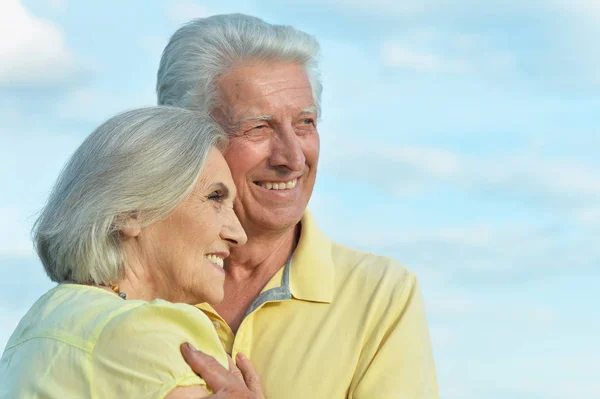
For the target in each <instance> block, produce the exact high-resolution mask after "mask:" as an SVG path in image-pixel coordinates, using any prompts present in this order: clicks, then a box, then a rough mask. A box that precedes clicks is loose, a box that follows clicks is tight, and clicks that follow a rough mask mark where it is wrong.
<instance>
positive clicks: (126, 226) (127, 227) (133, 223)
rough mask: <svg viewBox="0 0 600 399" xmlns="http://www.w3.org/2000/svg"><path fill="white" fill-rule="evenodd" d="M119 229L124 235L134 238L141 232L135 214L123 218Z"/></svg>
mask: <svg viewBox="0 0 600 399" xmlns="http://www.w3.org/2000/svg"><path fill="white" fill-rule="evenodd" d="M119 230H120V231H121V233H122V234H123V235H124V236H125V237H127V238H135V237H137V236H139V235H140V233H141V232H142V226H140V224H139V222H138V221H137V219H136V217H135V216H131V217H128V218H127V219H125V221H124V223H123V225H122V226H121V228H120V229H119Z"/></svg>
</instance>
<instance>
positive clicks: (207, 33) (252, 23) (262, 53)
mask: <svg viewBox="0 0 600 399" xmlns="http://www.w3.org/2000/svg"><path fill="white" fill-rule="evenodd" d="M319 51H320V50H319V43H318V42H317V40H316V39H315V38H314V37H313V36H311V35H309V34H307V33H304V32H302V31H299V30H296V29H294V28H293V27H291V26H285V25H272V24H269V23H267V22H265V21H263V20H261V19H259V18H256V17H251V16H249V15H244V14H227V15H214V16H211V17H208V18H200V19H195V20H192V21H190V22H189V23H187V24H185V25H183V26H182V27H181V28H179V30H177V31H176V32H175V33H174V34H173V36H172V37H171V39H170V40H169V43H168V44H167V46H166V47H165V49H164V51H163V54H162V58H161V60H160V67H159V69H158V76H157V82H156V93H157V96H158V103H159V104H162V105H174V106H178V107H183V108H188V109H201V110H207V111H209V112H210V111H213V110H214V109H215V108H216V107H218V106H219V97H218V88H217V85H218V80H219V79H220V77H222V76H224V75H225V74H226V73H227V72H228V71H229V70H231V69H232V68H233V67H235V66H236V65H239V64H240V63H243V62H244V61H283V62H292V63H296V64H298V65H301V66H302V67H303V68H304V70H305V71H306V74H307V77H308V79H309V82H310V84H311V87H312V93H313V99H314V101H315V106H316V107H317V113H318V115H320V111H321V107H320V104H321V91H322V85H321V82H320V80H319V73H318V60H317V58H318V55H319Z"/></svg>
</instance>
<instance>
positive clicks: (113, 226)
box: [0, 107, 260, 399]
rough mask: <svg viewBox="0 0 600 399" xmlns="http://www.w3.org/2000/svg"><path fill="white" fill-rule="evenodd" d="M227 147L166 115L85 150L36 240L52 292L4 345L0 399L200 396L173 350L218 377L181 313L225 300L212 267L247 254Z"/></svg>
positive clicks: (94, 141) (108, 127)
mask: <svg viewBox="0 0 600 399" xmlns="http://www.w3.org/2000/svg"><path fill="white" fill-rule="evenodd" d="M224 145H225V138H224V136H222V135H221V134H220V133H219V131H218V130H217V129H216V128H215V127H214V125H213V124H212V123H211V122H210V121H209V120H208V119H207V118H204V117H202V116H199V115H197V114H195V113H193V112H190V111H186V110H183V109H177V108H168V107H153V108H145V109H139V110H134V111H130V112H126V113H123V114H120V115H118V116H116V117H114V118H112V119H110V120H109V121H107V122H106V123H104V124H103V125H102V126H100V127H99V128H98V129H96V131H94V132H93V133H92V134H91V135H90V136H89V137H88V138H87V139H86V140H85V141H84V143H83V144H82V145H81V146H80V147H79V149H78V150H77V151H76V152H75V154H74V155H73V156H72V158H71V160H70V162H69V163H68V164H67V166H66V167H65V169H64V170H63V172H62V174H61V176H60V178H59V179H58V182H57V183H56V186H55V187H54V190H53V191H52V193H51V195H50V199H49V201H48V203H47V205H46V207H45V208H44V210H43V211H42V213H41V216H40V217H39V219H38V221H37V223H36V225H35V227H34V240H35V244H36V248H37V251H38V254H39V257H40V258H41V260H42V263H43V265H44V268H45V270H46V272H47V274H48V275H49V276H50V278H51V279H52V280H53V281H55V282H57V283H59V284H58V285H57V286H56V287H55V288H53V289H51V290H50V291H48V292H47V293H46V294H44V295H43V296H42V297H41V298H40V299H39V300H38V301H37V302H36V303H35V304H34V305H33V306H32V307H31V309H30V310H29V312H28V313H27V314H26V315H25V316H24V317H23V319H22V320H21V322H20V323H19V325H18V326H17V328H16V330H15V332H14V333H13V335H12V337H11V338H10V340H9V342H8V344H7V346H6V349H5V352H4V354H3V355H2V359H1V360H0V381H1V384H0V398H34V397H35V398H56V399H58V398H60V399H63V398H111V399H113V398H164V397H167V398H199V397H204V396H207V395H208V392H207V390H205V389H204V387H205V383H204V381H203V380H202V379H201V378H200V377H198V376H197V375H196V374H195V373H194V372H193V371H192V369H191V368H190V367H189V366H188V365H187V364H186V363H185V361H184V359H183V357H182V356H181V353H180V350H179V347H180V345H181V344H182V343H184V342H190V343H191V344H192V345H193V346H194V347H196V348H198V349H200V350H202V351H203V352H205V353H207V354H209V355H211V356H213V357H214V358H215V359H217V361H218V362H219V363H220V364H221V365H223V366H227V364H228V359H227V355H226V353H225V352H224V350H223V348H222V346H221V344H220V342H219V339H218V337H217V334H216V332H215V330H214V327H213V325H212V323H211V322H210V321H209V319H208V317H207V316H205V315H204V314H203V313H202V312H201V311H199V310H198V309H197V308H195V307H194V306H191V305H192V304H198V303H201V302H209V303H217V302H219V301H221V300H222V297H223V283H224V270H223V259H224V258H226V257H227V256H228V254H229V250H230V247H231V246H235V245H241V244H244V242H245V241H246V235H245V233H244V231H243V229H242V227H241V225H240V224H239V221H238V219H237V217H236V215H235V214H234V212H233V207H232V206H233V199H234V196H235V194H236V189H235V186H234V184H233V181H232V178H231V174H230V172H229V168H228V167H227V164H226V163H225V160H224V159H223V156H222V155H221V152H220V150H222V149H223V146H224ZM242 362H245V364H242V365H240V368H241V369H242V371H243V372H245V373H247V374H248V375H250V374H251V373H253V370H252V367H251V365H250V364H249V361H247V360H244V359H243V358H242ZM238 364H239V361H238ZM245 376H246V374H245ZM244 389H245V386H244ZM248 392H249V391H248ZM257 396H260V394H258V393H257Z"/></svg>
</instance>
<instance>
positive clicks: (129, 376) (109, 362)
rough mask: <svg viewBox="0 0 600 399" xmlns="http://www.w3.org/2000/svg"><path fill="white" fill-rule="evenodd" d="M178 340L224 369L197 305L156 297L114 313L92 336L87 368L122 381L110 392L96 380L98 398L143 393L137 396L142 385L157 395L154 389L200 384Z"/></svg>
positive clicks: (218, 347)
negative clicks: (100, 330) (89, 365)
mask: <svg viewBox="0 0 600 399" xmlns="http://www.w3.org/2000/svg"><path fill="white" fill-rule="evenodd" d="M125 302H132V303H133V302H138V301H125ZM140 302H141V301H140ZM184 342H190V343H191V344H192V345H194V346H195V347H196V348H198V349H200V350H202V351H203V352H205V353H207V354H209V355H210V356H213V357H214V358H215V359H217V361H219V362H220V363H221V364H222V365H223V366H225V367H227V364H228V362H227V355H226V353H225V350H224V349H223V346H222V345H221V342H220V341H219V338H218V336H217V333H216V331H215V329H214V326H213V325H212V323H211V322H210V320H209V319H208V317H207V316H206V315H205V314H204V313H202V312H201V311H200V310H199V309H197V308H195V307H193V306H191V305H187V304H177V303H171V302H166V301H163V300H159V299H157V300H154V301H152V302H144V303H142V304H140V305H139V306H133V307H130V308H128V309H126V310H123V311H120V312H118V313H117V314H115V315H114V317H112V318H111V319H110V321H108V323H106V325H105V326H104V327H103V328H102V332H101V333H100V334H99V336H98V339H97V341H96V344H95V346H94V350H93V352H92V361H93V365H92V368H93V369H94V370H95V372H96V376H97V378H98V380H99V381H100V380H101V381H122V383H121V384H120V387H121V388H119V390H118V391H114V389H116V388H114V386H113V387H109V386H107V385H106V384H97V385H96V387H95V389H96V390H97V392H98V396H99V397H133V396H135V397H147V396H146V395H145V394H144V395H141V394H140V391H139V390H140V389H142V390H144V392H146V391H147V392H152V395H157V396H152V395H150V396H148V397H162V396H160V395H158V394H157V392H160V393H161V394H162V393H166V392H169V391H170V390H171V389H173V388H174V387H175V386H189V385H203V384H204V382H203V381H202V380H201V379H200V378H199V377H198V376H196V375H195V373H194V372H193V371H192V370H191V368H190V367H189V366H188V365H187V364H186V363H185V361H184V359H183V356H182V355H181V351H180V346H181V344H183V343H184ZM111 389H112V390H111ZM105 391H106V392H105ZM132 395H133V396H132Z"/></svg>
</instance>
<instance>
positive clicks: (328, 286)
mask: <svg viewBox="0 0 600 399" xmlns="http://www.w3.org/2000/svg"><path fill="white" fill-rule="evenodd" d="M301 224H302V231H301V233H300V239H299V241H298V246H297V247H296V251H295V252H294V255H293V257H292V264H291V268H290V291H291V293H292V296H293V297H294V298H296V299H301V300H305V301H313V302H323V303H330V302H331V301H332V300H333V288H334V287H333V282H334V264H333V259H332V258H331V240H329V238H328V237H327V236H326V235H325V233H323V232H322V231H321V230H320V229H319V227H318V226H317V223H316V221H315V219H314V217H313V216H312V214H311V213H310V211H308V210H306V211H305V212H304V216H303V217H302V221H301Z"/></svg>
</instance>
